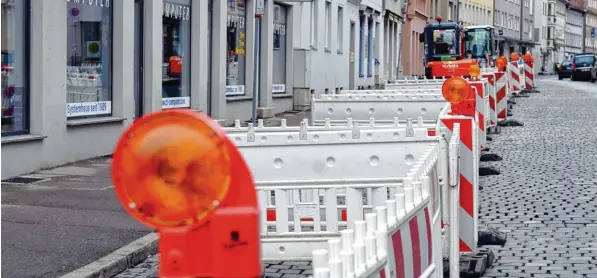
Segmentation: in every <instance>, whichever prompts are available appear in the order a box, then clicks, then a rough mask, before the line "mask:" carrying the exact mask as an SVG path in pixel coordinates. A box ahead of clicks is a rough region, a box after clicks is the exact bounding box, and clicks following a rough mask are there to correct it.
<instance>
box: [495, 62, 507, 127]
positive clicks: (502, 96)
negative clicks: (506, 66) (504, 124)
mask: <svg viewBox="0 0 597 278" xmlns="http://www.w3.org/2000/svg"><path fill="white" fill-rule="evenodd" d="M495 78H496V82H495V84H496V99H497V103H496V109H497V118H498V120H505V119H506V118H507V115H508V112H507V108H508V99H507V90H508V86H507V84H508V76H507V75H506V73H505V72H496V73H495Z"/></svg>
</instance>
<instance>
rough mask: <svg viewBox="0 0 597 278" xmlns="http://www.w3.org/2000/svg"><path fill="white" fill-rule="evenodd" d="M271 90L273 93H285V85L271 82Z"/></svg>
mask: <svg viewBox="0 0 597 278" xmlns="http://www.w3.org/2000/svg"><path fill="white" fill-rule="evenodd" d="M272 92H273V93H285V92H286V85H285V84H273V88H272Z"/></svg>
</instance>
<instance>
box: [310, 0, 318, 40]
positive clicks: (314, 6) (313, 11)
mask: <svg viewBox="0 0 597 278" xmlns="http://www.w3.org/2000/svg"><path fill="white" fill-rule="evenodd" d="M311 46H312V47H317V0H313V1H312V2H311Z"/></svg>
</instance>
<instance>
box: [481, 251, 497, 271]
mask: <svg viewBox="0 0 597 278" xmlns="http://www.w3.org/2000/svg"><path fill="white" fill-rule="evenodd" d="M477 254H479V255H486V256H487V268H490V267H491V266H492V265H493V263H494V262H495V253H493V250H491V249H486V250H479V251H477Z"/></svg>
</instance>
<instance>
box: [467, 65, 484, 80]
mask: <svg viewBox="0 0 597 278" xmlns="http://www.w3.org/2000/svg"><path fill="white" fill-rule="evenodd" d="M468 74H469V75H470V76H471V77H473V78H477V77H479V75H480V74H481V68H480V67H479V65H477V64H472V65H470V66H469V67H468Z"/></svg>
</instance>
